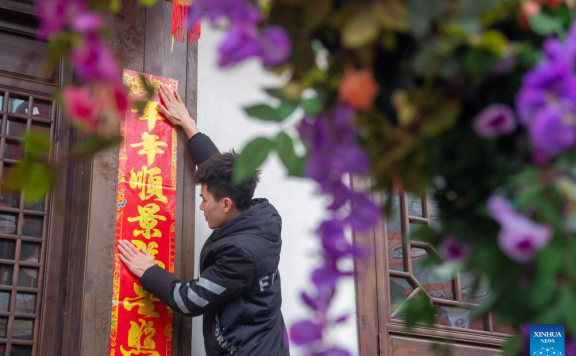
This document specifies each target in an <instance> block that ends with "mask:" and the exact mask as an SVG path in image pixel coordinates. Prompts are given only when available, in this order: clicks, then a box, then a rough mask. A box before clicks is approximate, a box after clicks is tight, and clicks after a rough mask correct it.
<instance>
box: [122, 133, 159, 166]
mask: <svg viewBox="0 0 576 356" xmlns="http://www.w3.org/2000/svg"><path fill="white" fill-rule="evenodd" d="M158 139H159V137H158V136H157V135H150V134H149V133H148V132H144V133H143V134H142V142H139V143H132V144H130V147H142V149H141V150H140V151H138V154H140V155H146V156H147V157H148V165H149V166H150V165H152V163H154V160H155V159H156V155H158V154H163V153H164V151H162V150H161V149H160V147H168V144H167V143H166V142H163V141H158Z"/></svg>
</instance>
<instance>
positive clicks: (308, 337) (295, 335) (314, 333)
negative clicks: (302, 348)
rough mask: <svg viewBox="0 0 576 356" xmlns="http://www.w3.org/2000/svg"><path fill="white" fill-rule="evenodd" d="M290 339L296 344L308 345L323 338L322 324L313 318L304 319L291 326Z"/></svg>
mask: <svg viewBox="0 0 576 356" xmlns="http://www.w3.org/2000/svg"><path fill="white" fill-rule="evenodd" d="M290 339H291V340H292V342H294V343H295V344H296V345H307V344H310V343H312V342H314V341H318V340H322V325H321V324H318V323H315V322H313V321H311V320H302V321H300V322H297V323H295V324H293V325H292V327H290Z"/></svg>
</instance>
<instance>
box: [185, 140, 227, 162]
mask: <svg viewBox="0 0 576 356" xmlns="http://www.w3.org/2000/svg"><path fill="white" fill-rule="evenodd" d="M218 153H220V151H218V148H217V147H216V145H215V144H214V142H212V140H211V139H210V137H208V136H206V135H205V134H203V133H201V132H199V133H197V134H195V135H194V136H192V138H190V140H188V154H190V157H192V160H193V161H194V163H196V165H197V166H200V165H201V164H202V163H204V162H205V161H207V160H208V159H209V158H210V157H212V156H214V155H215V154H218Z"/></svg>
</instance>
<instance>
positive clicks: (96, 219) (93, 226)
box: [70, 0, 198, 356]
mask: <svg viewBox="0 0 576 356" xmlns="http://www.w3.org/2000/svg"><path fill="white" fill-rule="evenodd" d="M123 5H124V6H123V8H122V10H121V11H120V13H118V14H117V15H116V16H115V18H114V19H113V21H112V30H113V31H114V32H115V37H114V39H113V41H112V47H113V49H115V50H122V51H124V53H127V57H126V58H125V68H126V69H130V70H135V71H138V72H144V73H150V74H154V75H159V76H162V77H167V78H172V79H176V80H178V81H179V83H180V88H179V92H180V95H181V96H182V98H184V101H185V103H186V106H187V107H188V109H189V110H190V114H191V116H193V117H194V116H195V115H196V110H197V109H196V92H197V61H198V45H197V43H193V44H178V43H176V44H174V50H173V51H172V52H171V51H170V44H171V43H170V42H171V38H170V25H171V18H172V11H171V9H172V7H171V6H172V3H169V2H166V1H158V2H157V3H156V4H155V5H154V6H152V7H148V8H144V7H142V6H140V5H139V4H138V1H137V0H129V1H124V2H123ZM186 144H187V138H186V136H185V134H184V132H182V130H179V133H178V152H177V154H178V157H179V159H178V163H177V165H178V166H177V187H178V188H177V189H178V191H177V198H176V235H175V239H176V241H175V243H176V265H175V275H176V276H178V277H180V278H182V279H186V280H192V279H193V276H194V230H195V221H194V220H195V217H194V214H195V206H196V205H195V199H196V198H195V196H196V187H195V185H194V183H193V180H192V175H193V172H194V169H195V165H194V162H192V160H191V159H190V157H189V156H188V154H187V147H186ZM117 176H118V148H115V149H111V150H108V151H106V152H101V153H98V154H97V155H95V156H94V158H93V160H92V166H91V186H90V193H89V195H90V204H89V205H90V213H89V221H88V227H87V231H88V233H87V234H88V238H87V242H86V251H88V253H87V254H86V265H85V275H84V280H83V286H84V289H83V305H82V307H81V309H82V310H81V314H82V315H81V321H80V327H79V329H80V330H81V335H80V336H79V345H80V346H79V347H78V352H76V353H71V354H70V356H77V355H80V356H92V355H107V354H108V352H109V337H110V319H111V301H112V275H113V262H114V261H113V256H114V244H115V226H116V224H115V222H116V209H115V207H116V195H117V190H116V188H117V181H118V177H117ZM104 207H106V208H104ZM110 207H114V208H113V209H111V208H110ZM96 271H97V272H96ZM173 332H174V334H173V350H172V351H173V355H174V356H189V355H191V353H192V350H191V349H192V318H189V317H183V316H181V315H179V314H177V313H174V321H173Z"/></svg>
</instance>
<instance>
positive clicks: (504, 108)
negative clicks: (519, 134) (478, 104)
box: [473, 104, 517, 139]
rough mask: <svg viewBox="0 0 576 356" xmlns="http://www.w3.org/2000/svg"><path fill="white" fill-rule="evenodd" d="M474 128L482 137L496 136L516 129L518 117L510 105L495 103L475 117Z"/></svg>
mask: <svg viewBox="0 0 576 356" xmlns="http://www.w3.org/2000/svg"><path fill="white" fill-rule="evenodd" d="M473 126H474V130H475V131H476V133H477V134H478V136H480V137H482V138H487V139H491V138H495V137H497V136H501V135H506V134H509V133H511V132H513V131H514V130H516V126H517V124H516V118H515V116H514V112H513V111H512V108H510V107H509V106H508V105H502V104H494V105H490V106H489V107H487V108H485V109H484V110H482V111H481V112H480V114H478V116H476V117H475V118H474V122H473Z"/></svg>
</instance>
